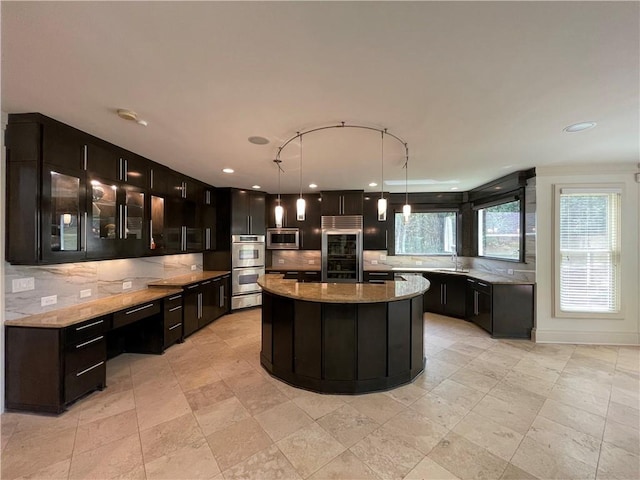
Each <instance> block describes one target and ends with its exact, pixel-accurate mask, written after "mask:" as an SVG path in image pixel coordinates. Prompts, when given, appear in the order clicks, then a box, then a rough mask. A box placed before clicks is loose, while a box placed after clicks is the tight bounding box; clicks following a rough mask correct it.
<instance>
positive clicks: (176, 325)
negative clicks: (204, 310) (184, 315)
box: [169, 322, 182, 331]
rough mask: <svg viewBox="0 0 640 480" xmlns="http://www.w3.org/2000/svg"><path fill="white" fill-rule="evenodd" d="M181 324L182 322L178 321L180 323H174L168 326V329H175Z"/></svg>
mask: <svg viewBox="0 0 640 480" xmlns="http://www.w3.org/2000/svg"><path fill="white" fill-rule="evenodd" d="M181 325H182V322H180V323H176V324H175V325H174V326H173V327H169V330H170V331H171V330H175V329H176V328H178V327H179V326H181Z"/></svg>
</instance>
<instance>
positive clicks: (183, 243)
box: [180, 226, 187, 251]
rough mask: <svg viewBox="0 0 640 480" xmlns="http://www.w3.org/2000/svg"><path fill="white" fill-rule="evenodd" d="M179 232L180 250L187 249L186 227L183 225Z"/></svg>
mask: <svg viewBox="0 0 640 480" xmlns="http://www.w3.org/2000/svg"><path fill="white" fill-rule="evenodd" d="M180 234H181V237H182V238H181V242H180V248H181V250H182V251H186V250H187V227H185V226H183V227H181V228H180Z"/></svg>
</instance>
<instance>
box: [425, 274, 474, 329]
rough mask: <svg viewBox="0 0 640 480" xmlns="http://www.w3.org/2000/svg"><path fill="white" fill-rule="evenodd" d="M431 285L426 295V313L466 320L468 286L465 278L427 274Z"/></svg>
mask: <svg viewBox="0 0 640 480" xmlns="http://www.w3.org/2000/svg"><path fill="white" fill-rule="evenodd" d="M424 278H426V279H427V280H429V283H431V285H430V287H429V290H427V291H426V292H425V294H424V311H425V312H431V313H439V314H440V315H447V316H449V317H456V318H465V317H466V315H467V311H466V292H467V290H466V289H467V286H466V283H465V278H466V277H464V276H457V275H453V274H452V275H450V274H446V273H425V274H424Z"/></svg>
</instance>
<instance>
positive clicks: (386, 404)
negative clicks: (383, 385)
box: [349, 393, 404, 424]
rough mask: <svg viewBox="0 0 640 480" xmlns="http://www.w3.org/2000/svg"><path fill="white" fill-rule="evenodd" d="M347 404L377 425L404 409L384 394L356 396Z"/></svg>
mask: <svg viewBox="0 0 640 480" xmlns="http://www.w3.org/2000/svg"><path fill="white" fill-rule="evenodd" d="M349 404H350V405H351V406H352V407H353V408H355V409H356V410H358V411H359V412H360V413H362V414H363V415H366V416H367V417H369V418H372V419H373V420H374V421H375V422H377V423H379V424H382V423H384V422H386V421H387V420H389V419H390V418H391V417H393V416H394V415H396V414H397V413H399V412H401V411H402V410H403V409H404V405H402V403H400V402H397V401H395V400H394V399H393V398H390V397H389V396H387V395H385V394H384V393H370V394H367V395H358V396H357V397H355V398H354V399H353V400H352V401H351V402H350V403H349Z"/></svg>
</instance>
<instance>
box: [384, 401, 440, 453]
mask: <svg viewBox="0 0 640 480" xmlns="http://www.w3.org/2000/svg"><path fill="white" fill-rule="evenodd" d="M381 431H382V433H384V434H388V435H392V436H395V437H396V438H398V439H400V440H402V441H403V442H404V443H405V444H407V445H409V446H410V447H412V448H415V449H416V450H418V451H419V452H422V453H424V454H425V455H426V454H427V453H429V452H430V451H431V449H432V448H433V447H435V446H436V445H437V443H438V442H439V441H440V440H441V439H442V437H444V436H445V435H446V434H447V429H446V428H445V427H443V426H442V425H440V424H438V423H436V422H434V421H432V420H429V419H428V418H427V417H425V416H423V415H420V414H419V413H418V412H416V411H414V410H409V409H407V410H404V411H402V412H400V413H399V414H398V415H396V416H395V417H393V418H391V419H390V420H389V421H388V422H387V423H385V424H384V425H383V426H382V428H381Z"/></svg>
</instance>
